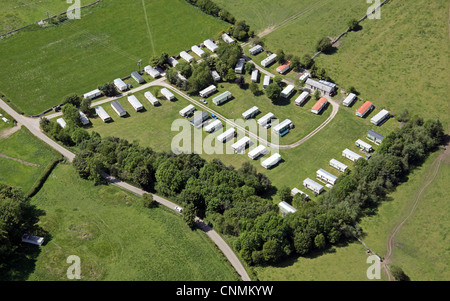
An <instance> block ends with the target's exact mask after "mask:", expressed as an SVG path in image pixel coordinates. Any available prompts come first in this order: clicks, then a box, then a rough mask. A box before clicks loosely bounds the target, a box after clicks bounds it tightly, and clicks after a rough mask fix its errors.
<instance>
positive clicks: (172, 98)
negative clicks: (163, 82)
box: [161, 88, 175, 100]
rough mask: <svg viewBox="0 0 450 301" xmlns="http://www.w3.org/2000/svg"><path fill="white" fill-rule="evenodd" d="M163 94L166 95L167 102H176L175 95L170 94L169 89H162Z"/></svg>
mask: <svg viewBox="0 0 450 301" xmlns="http://www.w3.org/2000/svg"><path fill="white" fill-rule="evenodd" d="M161 94H162V95H164V97H165V98H166V99H167V100H174V99H175V95H173V93H172V92H170V91H169V90H168V89H167V88H162V89H161Z"/></svg>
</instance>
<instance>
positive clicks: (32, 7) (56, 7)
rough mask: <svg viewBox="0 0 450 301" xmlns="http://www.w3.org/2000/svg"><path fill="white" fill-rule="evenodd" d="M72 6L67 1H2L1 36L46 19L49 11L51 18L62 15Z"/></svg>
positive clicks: (0, 11)
mask: <svg viewBox="0 0 450 301" xmlns="http://www.w3.org/2000/svg"><path fill="white" fill-rule="evenodd" d="M91 2H94V0H92V1H91ZM70 5H71V4H68V3H67V1H66V0H40V1H33V0H20V1H17V0H15V1H11V0H0V7H1V8H0V34H2V33H6V32H8V31H11V30H14V29H17V28H20V27H22V26H25V25H28V24H32V23H36V22H38V21H39V20H42V19H45V18H47V13H46V12H47V11H48V12H49V16H53V15H56V14H58V13H62V12H64V11H66V10H67V9H68V8H69V6H70ZM82 5H85V4H84V3H83V4H82Z"/></svg>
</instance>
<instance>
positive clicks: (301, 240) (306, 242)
mask: <svg viewBox="0 0 450 301" xmlns="http://www.w3.org/2000/svg"><path fill="white" fill-rule="evenodd" d="M293 239H294V248H295V251H296V252H297V253H298V254H300V255H304V254H306V253H308V252H309V250H310V248H311V244H312V240H311V237H310V236H309V234H308V233H306V232H303V231H302V230H301V229H297V230H296V231H295V232H294V237H293Z"/></svg>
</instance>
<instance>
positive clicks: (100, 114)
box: [95, 106, 111, 122]
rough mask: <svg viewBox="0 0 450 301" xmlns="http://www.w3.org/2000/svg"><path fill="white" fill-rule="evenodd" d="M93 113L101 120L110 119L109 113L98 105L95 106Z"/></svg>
mask: <svg viewBox="0 0 450 301" xmlns="http://www.w3.org/2000/svg"><path fill="white" fill-rule="evenodd" d="M95 114H97V115H98V117H100V119H101V120H103V122H107V121H110V120H111V116H109V114H108V113H106V111H105V109H103V108H102V107H100V106H97V107H95Z"/></svg>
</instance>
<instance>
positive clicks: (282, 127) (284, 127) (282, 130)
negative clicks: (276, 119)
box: [272, 119, 294, 137]
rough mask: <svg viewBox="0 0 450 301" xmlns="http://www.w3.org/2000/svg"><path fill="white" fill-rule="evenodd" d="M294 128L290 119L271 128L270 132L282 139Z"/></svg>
mask: <svg viewBox="0 0 450 301" xmlns="http://www.w3.org/2000/svg"><path fill="white" fill-rule="evenodd" d="M293 127H294V124H293V123H292V121H291V120H290V119H285V120H283V121H282V122H280V123H279V124H277V125H276V126H274V127H273V128H272V130H273V131H274V132H275V134H277V135H279V136H281V137H283V136H284V135H286V134H287V133H289V130H290V129H292V128H293Z"/></svg>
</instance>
